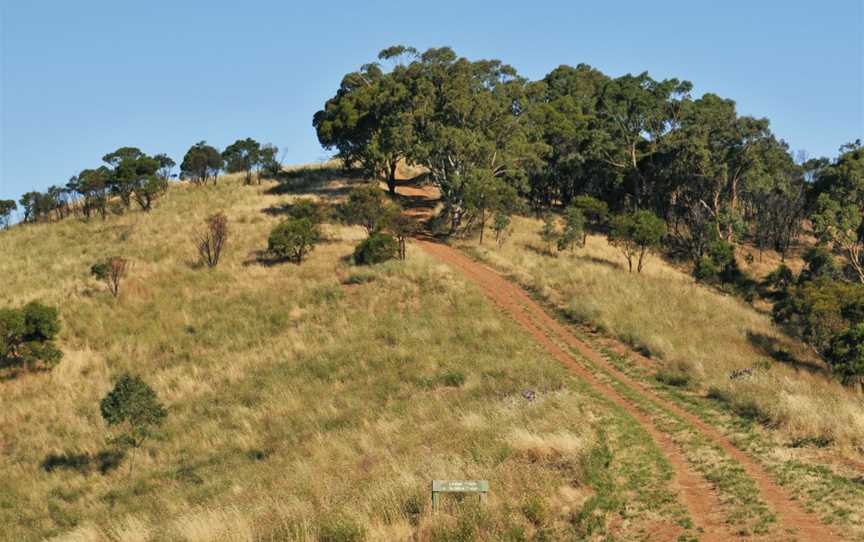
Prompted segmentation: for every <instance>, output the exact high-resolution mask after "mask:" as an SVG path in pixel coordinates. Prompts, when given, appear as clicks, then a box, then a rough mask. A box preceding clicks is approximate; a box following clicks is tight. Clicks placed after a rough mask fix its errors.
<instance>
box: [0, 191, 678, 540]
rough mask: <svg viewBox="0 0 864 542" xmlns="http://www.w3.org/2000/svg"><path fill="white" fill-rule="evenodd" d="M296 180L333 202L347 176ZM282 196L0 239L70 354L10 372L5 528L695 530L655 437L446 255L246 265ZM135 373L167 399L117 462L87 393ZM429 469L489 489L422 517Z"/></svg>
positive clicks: (98, 531)
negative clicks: (217, 258)
mask: <svg viewBox="0 0 864 542" xmlns="http://www.w3.org/2000/svg"><path fill="white" fill-rule="evenodd" d="M299 181H300V182H301V184H302V181H303V179H300V180H299ZM304 186H305V187H306V189H308V190H309V191H311V192H314V193H315V197H321V198H336V197H339V196H340V195H341V194H343V193H344V190H343V189H344V186H345V183H344V182H341V181H338V180H336V181H333V182H329V183H327V184H326V185H318V184H315V183H312V182H309V183H305V184H304ZM273 188H274V185H273V183H265V184H264V185H263V186H253V187H244V186H242V184H241V182H240V180H239V179H236V178H223V179H220V181H219V184H218V185H217V186H215V187H214V186H208V187H191V186H175V187H172V189H171V190H170V192H169V194H168V197H167V198H166V199H165V200H164V201H162V202H160V204H159V205H158V206H157V208H156V209H154V210H153V211H152V212H151V213H149V214H144V213H138V212H134V213H129V214H127V215H124V216H117V217H110V218H109V219H108V220H107V221H105V222H103V221H101V220H92V221H90V222H83V221H80V220H77V219H72V220H67V221H65V222H62V223H57V224H44V225H32V226H26V227H16V228H13V229H12V230H10V231H7V232H0V253H2V254H5V255H8V256H11V257H5V258H3V259H2V260H0V277H2V284H0V306H18V305H20V304H22V303H25V302H27V301H30V300H34V299H38V300H41V301H42V302H44V303H48V304H52V305H56V306H58V307H59V308H60V314H61V319H62V324H63V330H62V333H61V335H60V340H59V346H60V347H61V348H62V350H63V352H64V359H63V360H62V361H61V363H60V364H59V365H58V366H57V367H56V368H55V369H54V370H53V371H52V372H50V373H44V372H43V373H25V374H20V375H17V376H16V375H14V374H11V373H4V375H5V378H4V380H3V381H0V442H2V446H3V454H2V455H0V471H2V472H3V476H2V477H0V525H3V529H2V530H0V539H3V540H10V541H11V540H15V541H21V540H39V539H43V538H47V537H52V536H57V537H58V539H59V540H76V541H101V540H124V541H127V540H128V541H144V540H152V541H160V540H189V541H197V540H285V539H289V540H292V539H293V540H316V539H317V540H342V541H348V540H361V539H364V538H365V539H369V540H406V539H419V540H472V539H477V540H504V539H509V540H526V539H530V538H532V537H544V536H545V537H546V538H547V539H558V538H568V537H587V536H593V537H595V538H597V537H599V538H602V537H603V536H606V535H610V536H613V535H614V536H615V537H617V538H618V539H622V540H636V539H643V538H645V537H646V536H647V535H646V534H645V533H648V532H652V530H653V529H655V528H656V527H657V525H672V526H675V525H680V526H681V527H677V529H678V530H679V532H681V533H682V534H686V533H687V528H688V525H689V522H688V519H687V517H686V513H685V512H684V511H683V510H682V508H681V506H680V505H679V504H676V503H675V502H674V499H673V498H672V497H670V495H671V488H670V487H669V483H668V481H669V478H670V470H669V465H668V464H667V462H666V460H665V459H663V458H662V457H661V456H660V455H659V453H658V451H657V449H656V448H655V447H654V445H653V444H652V443H651V440H650V439H649V438H648V437H647V435H646V434H645V433H644V431H643V430H642V429H641V428H640V427H639V426H638V425H637V424H635V423H634V422H633V421H632V420H631V419H630V418H628V417H627V416H625V415H624V414H623V413H622V412H621V411H620V410H619V409H618V408H616V407H614V406H613V405H611V404H610V403H608V402H607V401H606V400H604V399H602V398H599V397H596V396H594V395H592V394H591V393H589V392H588V391H587V390H586V388H585V387H584V386H583V385H582V384H580V383H579V382H578V381H577V380H576V379H575V378H574V377H572V376H571V375H570V374H569V373H568V372H566V370H565V369H564V368H562V367H561V366H560V365H559V364H558V363H557V362H556V361H554V360H552V359H550V358H549V357H548V355H547V354H545V353H544V352H542V351H541V350H540V349H539V348H538V347H537V346H536V345H535V344H534V343H533V342H531V341H530V340H528V339H527V337H526V334H525V332H524V331H523V330H521V329H520V328H518V327H517V326H516V324H514V323H512V322H510V321H509V320H507V319H506V318H505V317H503V316H501V315H499V314H498V313H497V311H495V310H494V309H493V307H492V306H491V305H490V304H489V303H488V302H487V301H486V300H485V298H483V296H482V295H481V294H480V293H479V292H477V291H475V290H474V289H473V288H470V287H468V286H467V285H466V284H465V283H464V282H463V281H462V280H460V279H459V278H457V276H455V275H454V274H453V272H452V271H450V270H449V269H448V268H447V267H444V266H441V265H438V264H436V263H434V262H433V261H431V260H430V259H428V257H426V256H424V255H423V254H421V253H420V252H419V251H417V250H414V249H413V248H410V247H409V258H408V261H407V262H406V263H400V262H391V263H388V264H385V265H382V266H377V267H374V268H366V269H357V268H355V267H353V266H352V265H351V264H350V262H349V261H348V256H349V255H350V253H351V251H352V249H353V246H354V245H355V244H356V242H357V241H358V240H359V239H360V238H362V236H363V233H362V231H361V230H359V229H353V228H346V227H339V226H327V228H326V236H327V240H326V242H325V243H323V244H321V245H320V246H319V247H318V248H316V249H315V251H314V252H313V253H312V254H311V256H310V258H309V260H308V261H306V262H304V263H303V264H302V265H301V266H296V265H293V264H287V263H286V264H280V265H262V264H259V263H257V261H256V256H257V254H258V251H261V250H262V249H263V248H264V247H265V246H266V238H267V234H268V232H269V230H270V228H271V227H272V226H273V225H274V224H276V223H277V222H278V220H279V213H280V209H281V206H282V205H284V204H285V203H286V202H289V201H290V200H291V199H292V198H294V197H296V196H295V195H293V194H291V193H290V191H289V193H282V194H280V195H276V194H273V193H271V192H284V191H281V190H275V191H274V190H273ZM220 210H221V211H224V212H225V213H226V214H227V216H228V219H229V221H230V228H231V237H230V239H229V242H228V246H227V249H226V253H225V257H224V260H223V262H222V263H221V264H220V265H219V267H218V268H217V269H216V270H213V271H209V270H207V269H206V268H200V267H199V266H198V265H197V264H196V263H195V254H194V249H193V247H192V245H191V242H190V237H191V235H192V232H193V231H194V229H195V228H196V227H198V225H199V224H200V223H201V222H202V220H203V219H204V218H205V217H206V216H207V215H209V214H211V213H214V212H216V211H220ZM113 255H119V256H123V257H125V258H128V259H129V260H130V261H131V271H130V275H129V277H128V279H127V280H126V281H125V282H124V283H123V284H122V285H121V293H120V297H119V299H116V300H115V299H114V298H113V297H112V296H111V295H110V294H109V293H108V292H107V291H106V288H105V286H104V285H103V284H101V283H98V282H96V281H95V280H94V279H92V278H91V277H90V276H89V268H90V266H91V265H92V264H93V263H94V262H95V261H97V260H98V259H101V258H104V257H106V256H113ZM123 371H131V372H134V373H136V374H139V375H141V376H142V377H143V378H144V379H145V380H146V381H147V382H148V383H149V384H150V385H151V386H152V387H153V388H154V389H155V390H156V392H157V394H158V396H159V398H160V399H161V400H162V401H163V402H164V403H165V404H166V406H167V408H168V412H169V414H168V419H167V422H166V425H165V426H164V427H163V429H162V430H161V431H160V432H159V433H158V435H157V436H156V438H154V439H152V440H150V441H148V442H147V443H146V444H145V446H144V448H143V449H142V450H141V451H139V453H138V454H137V455H136V457H135V463H134V468H133V469H132V470H131V471H130V469H129V467H130V459H129V457H126V458H124V459H122V460H120V462H119V463H117V462H116V461H111V457H110V456H106V455H105V452H107V451H109V450H110V447H109V445H108V444H107V437H108V435H109V432H108V430H107V428H106V426H105V424H104V422H103V421H102V419H101V417H100V414H99V404H98V403H99V400H100V399H101V398H102V397H103V396H104V394H105V393H106V392H107V391H108V390H109V389H110V387H111V385H112V379H114V378H116V377H117V375H119V374H120V373H121V372H123ZM525 390H532V391H534V392H535V393H536V399H534V400H532V401H529V400H527V399H525V397H523V394H522V392H523V391H525ZM100 454H101V455H100ZM115 463H116V464H115ZM435 478H482V479H488V480H489V481H490V483H491V486H492V492H491V494H490V497H489V502H488V504H487V506H486V507H483V508H479V507H477V506H476V505H475V504H474V503H473V501H472V500H470V499H465V500H464V501H462V502H458V501H457V500H456V499H445V501H444V510H443V512H442V513H440V514H437V515H435V516H433V515H432V514H431V511H430V509H429V506H430V503H429V493H428V488H429V483H430V481H431V480H432V479H435ZM592 533H593V534H592ZM535 539H540V538H535Z"/></svg>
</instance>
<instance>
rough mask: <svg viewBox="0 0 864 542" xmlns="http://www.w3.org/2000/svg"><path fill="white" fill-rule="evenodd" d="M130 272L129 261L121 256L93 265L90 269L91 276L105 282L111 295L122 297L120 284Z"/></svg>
mask: <svg viewBox="0 0 864 542" xmlns="http://www.w3.org/2000/svg"><path fill="white" fill-rule="evenodd" d="M128 270H129V260H127V259H126V258H121V257H120V256H113V257H111V258H108V259H106V260H105V261H102V262H98V263H95V264H93V266H92V267H90V274H91V275H93V276H94V277H96V278H97V279H99V280H101V281H103V282H105V284H106V285H107V286H108V291H109V292H111V295H113V296H114V297H120V283H121V282H122V281H123V279H124V278H125V277H126V273H127V272H128Z"/></svg>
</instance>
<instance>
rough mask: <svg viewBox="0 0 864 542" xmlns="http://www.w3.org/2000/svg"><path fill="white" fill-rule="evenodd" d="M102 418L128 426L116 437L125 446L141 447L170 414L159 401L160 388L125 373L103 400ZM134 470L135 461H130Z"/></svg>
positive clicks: (118, 424)
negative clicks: (158, 390) (158, 389)
mask: <svg viewBox="0 0 864 542" xmlns="http://www.w3.org/2000/svg"><path fill="white" fill-rule="evenodd" d="M99 410H100V411H101V413H102V419H104V420H105V423H107V424H108V425H109V426H121V425H122V426H124V430H123V431H122V432H121V433H120V434H119V435H118V436H116V437H115V438H114V439H113V442H114V443H115V444H118V445H120V446H121V447H123V448H127V447H128V448H132V449H133V450H134V449H137V448H140V447H141V445H142V444H143V443H144V441H145V440H146V439H147V438H148V437H150V436H151V435H152V432H153V429H155V428H156V427H159V426H160V425H162V423H163V422H164V421H165V417H166V416H167V414H168V413H167V412H166V411H165V408H164V407H163V406H162V405H161V403H159V400H158V399H157V397H156V392H154V391H153V389H152V388H151V387H150V386H148V385H147V384H146V383H145V382H144V381H143V380H141V378H140V377H137V376H132V375H130V374H123V375H122V376H121V377H120V378H119V379H118V380H117V383H116V384H115V385H114V388H113V389H112V390H111V391H110V392H108V394H107V395H106V396H105V397H104V398H103V399H102V401H101V402H100V404H99ZM129 472H130V473H131V472H132V463H131V460H130V463H129Z"/></svg>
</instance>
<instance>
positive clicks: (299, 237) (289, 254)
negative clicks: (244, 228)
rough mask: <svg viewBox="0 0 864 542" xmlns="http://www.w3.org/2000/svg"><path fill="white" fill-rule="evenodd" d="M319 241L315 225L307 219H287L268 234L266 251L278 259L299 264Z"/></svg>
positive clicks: (319, 236) (318, 231) (317, 229)
mask: <svg viewBox="0 0 864 542" xmlns="http://www.w3.org/2000/svg"><path fill="white" fill-rule="evenodd" d="M320 240H321V231H320V229H319V226H318V224H317V223H315V222H313V221H312V220H310V219H309V218H289V219H288V220H286V221H285V222H282V223H281V224H279V225H278V226H276V227H275V228H273V231H271V232H270V238H269V239H268V240H267V249H268V251H269V252H270V254H272V255H273V256H275V257H276V258H278V259H282V260H285V259H292V260H294V261H295V262H296V263H298V264H299V263H301V262H302V261H303V257H304V256H305V255H306V254H307V253H309V251H311V250H312V249H313V248H314V247H315V245H316V244H317V243H318V242H319V241H320Z"/></svg>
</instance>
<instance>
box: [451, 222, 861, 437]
mask: <svg viewBox="0 0 864 542" xmlns="http://www.w3.org/2000/svg"><path fill="white" fill-rule="evenodd" d="M540 228H541V223H540V221H538V220H533V219H530V218H523V217H516V218H515V219H514V223H513V226H512V232H511V235H510V237H509V239H508V240H507V241H506V242H505V243H504V245H503V247H501V248H496V247H495V246H494V243H487V244H485V245H478V244H477V241H476V239H474V240H471V241H466V242H464V243H463V246H465V247H466V248H469V249H470V250H471V251H472V252H474V254H476V255H477V257H479V258H481V259H483V260H485V261H487V262H489V263H490V264H492V265H494V266H495V267H497V268H499V269H501V270H503V271H504V272H506V273H509V274H511V275H512V276H513V277H514V278H515V279H516V280H518V281H519V282H521V283H523V284H524V285H526V286H527V287H529V288H531V289H532V290H534V291H536V292H537V293H538V294H539V295H540V296H542V297H544V298H546V299H548V300H549V301H550V302H552V303H553V304H555V305H557V306H558V307H560V308H562V309H563V310H565V311H566V312H567V313H568V314H569V315H570V316H571V317H573V318H575V319H577V320H579V321H584V322H589V323H591V324H594V325H596V326H599V327H601V328H603V329H605V330H607V331H608V332H610V333H612V334H613V335H615V336H617V337H618V338H620V339H622V340H624V341H625V342H627V343H629V344H631V345H632V346H634V347H635V348H637V349H641V350H643V351H648V352H650V354H651V355H652V356H654V357H656V358H658V359H659V360H662V365H660V366H659V367H660V368H664V369H666V370H670V369H671V370H673V371H674V370H684V371H686V372H687V373H688V374H689V375H690V376H692V377H694V378H695V380H696V381H697V386H699V387H701V388H702V389H703V390H704V389H709V388H710V389H713V393H714V394H715V395H716V396H718V397H723V398H726V399H727V400H728V401H730V402H731V403H732V404H733V406H735V407H736V408H738V409H740V410H743V411H747V412H750V413H752V414H754V415H756V416H758V417H760V418H762V419H764V420H765V421H767V422H768V423H769V424H773V425H775V426H777V427H780V428H782V429H783V430H785V431H788V432H789V433H790V434H792V435H796V436H805V437H807V436H817V437H824V438H828V439H832V440H833V441H834V442H835V443H838V444H841V445H851V446H853V447H857V448H861V447H862V446H864V400H862V398H861V397H858V396H856V395H855V394H854V393H852V392H850V391H849V390H848V389H846V388H844V387H843V386H841V385H840V384H838V383H837V382H836V381H835V380H834V379H833V378H832V377H831V376H830V374H828V371H827V370H826V368H825V367H824V365H822V364H821V363H820V362H819V361H818V360H816V359H813V358H814V356H813V354H812V353H811V352H809V351H808V349H807V348H806V346H804V345H803V344H801V343H799V342H797V341H795V340H793V339H790V338H789V337H788V336H786V335H784V334H783V333H782V331H781V330H779V329H778V328H777V327H776V326H775V325H774V324H773V323H772V322H771V318H770V315H768V314H765V313H764V312H760V311H758V310H756V309H754V308H753V307H752V306H750V305H748V304H747V303H745V302H743V301H741V300H739V299H737V298H735V297H732V296H728V295H724V294H722V293H719V292H717V291H715V290H713V289H711V288H709V287H706V286H703V285H700V284H697V283H696V282H695V281H694V280H693V279H692V278H691V277H690V276H689V275H687V274H685V273H684V272H682V271H681V270H679V269H676V268H675V267H673V266H671V265H669V264H667V263H665V262H664V261H663V260H661V259H660V258H658V257H652V258H650V259H649V261H648V263H647V265H646V269H645V270H644V271H643V272H642V273H641V274H636V273H632V274H631V273H628V272H627V267H626V261H625V260H624V258H623V256H622V255H621V254H620V253H619V252H618V250H617V249H616V248H615V247H613V246H611V245H609V243H608V242H607V241H606V238H605V237H603V236H598V235H590V236H589V237H588V241H587V245H586V246H585V247H584V248H581V249H577V250H576V251H575V252H572V253H571V252H569V251H565V252H562V253H558V254H549V253H548V252H546V250H545V246H544V243H543V242H542V241H541V240H540V237H539V231H540ZM777 351H785V352H787V353H788V354H789V356H791V358H794V359H796V360H797V361H798V362H800V364H793V363H784V362H781V361H774V359H773V357H772V354H773V353H776V352H777ZM745 367H765V369H756V370H754V373H753V376H752V377H751V378H742V379H735V380H733V379H730V377H729V376H730V373H731V372H732V371H734V370H736V369H742V368H745Z"/></svg>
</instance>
